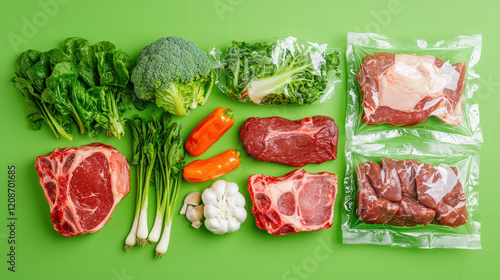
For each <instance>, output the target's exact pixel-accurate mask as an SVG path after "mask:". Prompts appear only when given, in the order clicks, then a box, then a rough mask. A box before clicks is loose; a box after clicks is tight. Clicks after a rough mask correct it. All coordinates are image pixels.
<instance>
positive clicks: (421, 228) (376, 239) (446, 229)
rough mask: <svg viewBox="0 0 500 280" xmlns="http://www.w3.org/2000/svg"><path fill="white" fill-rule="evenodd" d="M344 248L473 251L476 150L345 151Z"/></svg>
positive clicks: (476, 237)
mask: <svg viewBox="0 0 500 280" xmlns="http://www.w3.org/2000/svg"><path fill="white" fill-rule="evenodd" d="M346 161H347V170H346V177H345V188H346V189H345V190H346V195H345V203H344V208H345V211H344V215H343V222H342V232H343V242H344V243H347V244H379V245H391V246H402V247H418V248H463V249H479V248H481V242H480V221H479V217H478V197H479V194H478V176H479V146H478V145H454V144H447V143H441V142H437V141H421V140H419V139H417V138H414V137H405V138H399V139H391V141H379V142H377V143H365V144H363V145H359V146H355V145H354V146H350V147H349V149H348V150H347V152H346Z"/></svg>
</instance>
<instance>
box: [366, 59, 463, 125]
mask: <svg viewBox="0 0 500 280" xmlns="http://www.w3.org/2000/svg"><path fill="white" fill-rule="evenodd" d="M465 74H466V65H465V64H464V63H460V62H459V63H456V64H453V65H451V64H450V63H449V62H444V61H443V60H441V59H439V58H437V57H434V56H430V55H414V54H394V53H385V52H384V53H378V54H375V55H373V56H366V57H365V58H364V59H363V62H362V64H361V67H360V69H359V72H358V75H357V81H358V84H359V86H360V91H361V95H362V98H363V100H362V106H363V117H362V120H363V122H364V123H366V124H368V125H372V124H377V123H388V124H391V125H414V124H418V123H422V122H424V121H425V120H426V119H427V118H428V117H430V116H436V117H438V118H440V119H441V120H442V121H443V122H445V123H447V124H449V125H452V126H456V125H459V124H461V123H462V118H463V117H462V111H463V105H464V100H465V97H464V95H463V89H464V85H465Z"/></svg>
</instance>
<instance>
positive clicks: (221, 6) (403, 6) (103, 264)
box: [0, 0, 500, 280]
mask: <svg viewBox="0 0 500 280" xmlns="http://www.w3.org/2000/svg"><path fill="white" fill-rule="evenodd" d="M49 2H50V3H56V4H52V6H49V9H46V8H44V5H43V4H40V3H49ZM499 15H500V4H498V2H497V1H440V2H438V1H410V0H392V1H391V0H382V1H343V2H340V1H301V0H299V1H297V0H289V1H269V0H266V1H262V0H253V1H250V0H208V1H193V0H186V1H175V2H174V1H165V0H162V1H127V0H123V1H113V2H111V1H96V0H93V1H76V0H73V1H71V0H66V1H62V0H61V1H59V2H57V1H55V0H54V1H50V0H41V1H40V2H39V1H2V3H1V4H0V19H1V23H2V24H1V25H0V47H1V48H0V50H1V52H0V57H1V59H0V61H2V64H3V65H2V66H1V67H0V77H1V78H0V90H1V93H0V96H1V101H0V121H1V129H2V137H1V139H0V147H1V151H2V153H1V156H0V169H1V170H2V171H1V172H2V173H3V175H1V178H3V179H2V182H1V184H0V186H1V188H2V191H0V279H116V280H125V279H203V278H206V279H326V278H343V279H362V278H374V279H387V278H389V279H392V278H404V279H421V278H426V279H499V278H498V277H499V275H500V273H499V272H498V260H499V259H500V258H499V257H500V253H499V250H500V242H498V236H499V235H500V220H499V218H498V217H499V215H498V206H497V201H498V197H499V196H500V188H498V180H497V175H498V165H497V159H498V156H499V146H498V136H499V132H498V128H497V127H498V106H499V105H500V97H499V96H498V95H497V94H496V93H497V91H498V90H499V89H500V70H499V68H498V46H499V44H500V39H499V33H498V27H499V26H500V16H499ZM30 25H32V26H30ZM30 27H31V28H30ZM348 31H359V32H364V31H369V32H380V33H384V34H387V35H390V36H404V37H450V36H455V35H460V34H464V35H470V34H477V33H481V34H483V49H482V50H483V51H482V55H481V61H480V62H479V64H478V65H477V69H478V72H479V73H480V75H481V88H480V90H479V91H478V98H479V105H480V111H481V123H482V127H483V136H484V143H483V145H482V152H481V156H482V158H481V173H480V184H481V185H480V212H481V222H482V229H481V231H482V246H483V249H481V250H472V251H471V250H452V249H448V250H443V249H433V250H422V249H412V248H391V247H384V246H373V245H342V237H341V232H340V221H341V219H340V215H341V211H342V202H343V194H344V191H343V184H342V180H343V177H344V171H345V167H344V166H345V158H344V154H343V150H344V137H345V135H344V128H343V127H344V114H345V104H346V95H345V84H342V85H341V87H340V88H339V89H338V90H337V91H336V94H335V96H334V98H333V99H332V100H331V102H329V103H325V104H320V105H311V106H301V107H297V106H282V107H264V106H256V105H252V104H240V103H238V102H235V101H232V100H230V99H228V98H226V97H224V96H223V95H222V94H221V93H220V92H219V91H218V90H216V91H215V92H213V93H212V96H211V97H210V99H209V101H208V102H207V103H206V104H205V105H204V106H202V107H200V108H198V109H196V110H193V111H192V114H191V115H189V116H187V117H184V118H182V119H181V121H182V122H183V124H184V127H185V129H184V136H185V137H187V135H188V134H189V132H190V131H191V130H192V129H193V128H194V126H195V125H196V124H197V122H199V121H200V120H201V119H202V118H203V117H204V116H206V115H208V114H209V113H210V112H211V111H212V110H213V109H214V108H215V107H217V106H223V107H229V108H232V109H234V110H235V116H236V124H235V126H234V127H233V128H232V129H231V130H230V131H228V132H227V133H226V134H225V135H224V136H223V138H222V139H221V140H220V141H219V142H217V143H216V144H215V145H214V146H213V147H212V148H211V149H210V150H209V151H208V152H207V153H206V154H204V155H203V156H202V157H208V156H213V155H216V154H218V153H220V152H223V151H225V150H226V149H228V148H240V149H241V148H242V146H241V144H240V141H239V137H238V130H239V127H240V126H241V124H242V123H243V121H244V120H245V119H246V118H248V117H252V116H260V117H268V116H274V115H279V116H284V117H288V118H292V119H298V118H303V117H306V116H312V115H315V114H323V115H328V116H331V117H333V118H334V119H335V120H336V122H337V124H338V126H339V128H340V138H339V156H338V159H337V160H335V161H330V162H327V163H324V164H321V165H309V166H306V167H305V169H306V170H307V171H309V172H319V171H329V172H333V173H336V174H338V175H339V181H340V183H339V193H338V196H337V200H336V205H335V215H336V217H335V219H334V224H333V226H332V228H331V229H327V230H322V231H318V232H312V233H299V234H292V235H288V236H280V237H275V236H271V235H269V234H267V233H266V232H264V231H262V230H259V229H258V228H257V227H256V226H255V219H254V217H253V215H251V213H250V207H251V201H250V199H249V195H248V192H247V190H246V179H247V178H248V176H249V175H251V174H257V173H265V174H266V175H274V176H280V175H283V174H284V173H286V172H289V171H291V170H293V168H292V167H287V166H282V165H278V164H273V163H261V162H257V161H256V160H253V159H252V158H250V157H249V156H248V155H246V154H244V156H243V158H242V161H243V163H242V165H241V166H240V167H239V168H238V169H237V170H235V171H234V172H233V173H230V174H228V175H226V176H225V177H223V179H225V180H227V181H234V182H236V183H238V185H239V186H240V190H241V191H242V193H243V194H244V195H245V197H246V198H247V210H248V211H249V216H248V219H247V221H246V222H245V223H244V224H243V225H242V227H241V229H240V231H238V232H236V233H232V234H227V235H223V236H216V235H213V234H212V233H210V232H208V231H207V230H206V229H204V228H202V229H200V230H195V229H193V228H191V227H190V225H189V223H188V221H187V220H185V218H184V217H182V216H180V215H177V214H176V215H175V217H174V224H173V230H172V235H171V240H170V247H169V250H168V252H167V254H166V255H165V256H164V257H163V258H161V259H154V257H153V255H154V247H153V246H150V247H148V248H133V249H132V250H131V251H129V252H128V253H125V252H124V251H123V245H124V240H125V237H126V235H127V233H128V231H129V229H130V225H131V223H132V219H133V212H134V207H135V191H134V185H132V189H133V190H132V193H131V194H130V195H128V196H127V197H125V198H124V199H123V201H122V202H121V203H120V204H119V205H118V207H117V208H116V210H115V212H114V214H113V218H112V219H111V221H110V222H109V223H108V224H107V225H106V226H105V227H104V228H103V229H102V230H101V231H100V232H98V233H97V234H91V235H84V236H77V237H73V238H64V237H62V236H61V235H60V234H59V233H57V232H55V231H54V230H53V228H52V223H51V221H50V217H49V207H48V203H47V202H46V200H45V198H44V196H43V192H42V189H41V187H40V185H39V183H38V178H37V175H36V171H35V168H34V160H35V157H36V156H38V155H41V154H44V153H47V152H50V151H52V150H53V149H54V148H56V147H65V146H69V145H73V146H79V145H84V144H88V143H90V142H94V141H101V142H104V143H106V144H110V145H113V146H115V147H116V148H117V149H118V150H120V151H121V152H122V153H123V154H125V155H126V156H130V154H131V151H130V143H131V139H130V134H128V135H126V137H125V138H124V139H122V140H116V139H113V138H107V137H105V136H99V137H95V138H92V139H90V138H87V137H83V136H80V135H76V136H75V139H74V140H73V141H72V142H71V143H70V142H68V141H66V140H64V139H62V140H56V139H55V138H54V135H53V134H52V132H51V131H50V130H49V129H48V128H47V127H46V126H44V127H43V128H42V130H41V131H31V130H29V129H28V127H27V123H26V120H25V115H26V114H27V111H26V107H25V104H24V101H23V100H22V97H21V95H20V94H19V93H18V92H17V90H16V89H15V88H14V86H13V84H12V83H11V82H10V81H9V80H10V78H11V77H12V75H13V71H14V69H15V59H16V58H17V56H18V54H19V51H23V50H26V49H29V48H33V49H38V50H48V49H51V48H54V47H57V46H59V44H60V43H61V42H62V40H63V39H65V38H66V37H70V36H79V37H84V38H86V39H88V40H89V42H90V43H96V42H98V41H101V40H108V41H111V42H113V43H114V44H116V46H117V47H118V48H120V49H122V50H124V51H125V52H127V53H128V54H129V55H130V56H131V57H132V58H134V59H135V57H136V56H137V54H138V53H139V51H140V49H141V48H142V47H144V46H146V45H147V44H149V43H151V42H153V41H154V40H156V39H158V38H160V37H164V36H172V35H177V36H181V37H184V38H187V39H190V40H192V41H194V42H195V43H196V44H197V45H198V46H199V47H200V48H202V49H203V50H206V51H208V50H209V49H210V48H211V47H213V46H214V45H216V46H219V47H222V48H225V47H226V46H227V45H228V44H229V43H230V41H231V40H259V39H266V38H275V37H283V36H288V35H293V36H296V37H299V38H302V39H305V40H309V41H312V42H321V43H328V44H329V45H330V46H333V47H338V48H341V49H342V52H343V53H345V45H346V40H347V32H348ZM14 37H15V38H17V40H18V41H16V43H12V41H11V39H12V38H14ZM191 160H192V158H188V161H191ZM11 164H15V165H16V170H17V181H16V183H17V186H16V199H17V203H16V217H17V218H18V220H17V228H16V253H17V255H16V257H17V258H16V260H17V263H16V272H15V273H11V272H9V271H7V267H8V265H7V263H6V260H7V256H6V254H7V250H8V246H9V245H8V244H7V240H8V239H7V237H8V234H9V232H8V229H7V227H6V224H7V220H6V219H7V206H6V203H7V191H6V187H7V166H8V165H11ZM133 170H135V169H133ZM132 174H134V172H133V173H132ZM209 185H210V184H209V183H206V184H203V183H201V184H188V183H186V182H183V184H182V190H181V194H180V199H181V200H182V199H183V198H184V196H185V195H186V194H187V193H189V192H191V191H202V190H203V189H204V188H205V187H208V186H209ZM180 205H181V204H180V203H179V205H178V207H177V208H180ZM150 209H153V207H151V208H150ZM153 212H154V211H153V210H150V214H151V215H150V219H151V221H152V220H153V218H154V217H153Z"/></svg>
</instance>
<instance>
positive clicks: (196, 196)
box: [181, 192, 201, 215]
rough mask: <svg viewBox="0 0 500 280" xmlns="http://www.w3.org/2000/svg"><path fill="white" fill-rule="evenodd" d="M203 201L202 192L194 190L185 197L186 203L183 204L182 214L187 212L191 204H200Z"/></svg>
mask: <svg viewBox="0 0 500 280" xmlns="http://www.w3.org/2000/svg"><path fill="white" fill-rule="evenodd" d="M200 201H201V194H200V193H199V192H192V193H190V194H188V195H187V196H186V198H184V205H182V209H181V214H182V215H184V214H186V210H187V207H188V206H189V205H192V206H198V205H199V204H200Z"/></svg>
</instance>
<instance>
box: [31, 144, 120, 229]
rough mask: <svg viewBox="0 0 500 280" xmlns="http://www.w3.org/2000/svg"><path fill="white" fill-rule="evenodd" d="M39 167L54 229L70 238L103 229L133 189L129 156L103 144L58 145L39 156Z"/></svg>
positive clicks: (41, 182) (39, 175) (39, 177)
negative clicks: (66, 146)
mask: <svg viewBox="0 0 500 280" xmlns="http://www.w3.org/2000/svg"><path fill="white" fill-rule="evenodd" d="M36 169H37V171H38V179H39V180H40V184H41V185H42V188H43V191H44V193H45V198H46V199H47V201H48V202H49V205H50V217H51V219H52V222H53V224H54V229H55V230H56V231H58V232H59V233H61V234H62V235H64V236H67V237H71V236H75V235H79V234H85V233H92V232H97V231H99V230H100V229H101V228H102V227H103V226H104V225H105V224H106V223H107V222H108V221H109V219H111V214H112V213H113V210H114V209H115V207H116V205H117V204H118V202H120V200H121V199H122V198H123V197H124V196H125V195H127V194H128V193H129V192H130V169H129V165H128V161H127V159H126V158H125V156H123V155H122V154H121V153H120V152H118V150H116V149H115V148H113V147H111V146H108V145H104V144H101V143H93V144H89V145H85V146H81V147H79V148H74V147H68V148H64V149H59V148H57V149H55V150H54V151H53V152H51V153H48V154H46V155H42V156H39V157H37V158H36Z"/></svg>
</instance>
